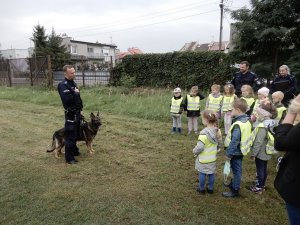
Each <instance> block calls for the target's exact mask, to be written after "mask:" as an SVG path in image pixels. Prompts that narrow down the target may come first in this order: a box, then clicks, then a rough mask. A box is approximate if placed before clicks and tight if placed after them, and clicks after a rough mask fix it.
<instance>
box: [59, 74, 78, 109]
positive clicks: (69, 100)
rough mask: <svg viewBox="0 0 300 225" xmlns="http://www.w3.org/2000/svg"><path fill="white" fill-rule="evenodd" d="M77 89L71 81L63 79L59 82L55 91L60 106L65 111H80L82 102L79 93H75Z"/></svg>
mask: <svg viewBox="0 0 300 225" xmlns="http://www.w3.org/2000/svg"><path fill="white" fill-rule="evenodd" d="M75 88H77V85H76V83H75V82H74V81H73V80H68V79H67V78H65V79H64V80H63V81H61V82H60V83H59V84H58V86H57V90H58V93H59V95H60V98H61V101H62V104H63V106H64V108H65V109H66V110H80V111H81V110H82V108H83V105H82V100H81V97H80V93H79V92H75Z"/></svg>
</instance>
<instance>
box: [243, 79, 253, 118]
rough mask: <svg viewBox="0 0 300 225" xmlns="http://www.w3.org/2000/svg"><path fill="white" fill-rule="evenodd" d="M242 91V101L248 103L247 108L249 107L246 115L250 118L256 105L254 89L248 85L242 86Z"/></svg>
mask: <svg viewBox="0 0 300 225" xmlns="http://www.w3.org/2000/svg"><path fill="white" fill-rule="evenodd" d="M241 91H242V97H241V99H244V100H245V101H246V102H247V106H248V109H247V112H246V114H247V115H248V116H250V115H251V113H252V111H253V107H254V104H255V99H254V92H253V88H252V87H251V86H250V85H247V84H246V85H243V86H242V88H241Z"/></svg>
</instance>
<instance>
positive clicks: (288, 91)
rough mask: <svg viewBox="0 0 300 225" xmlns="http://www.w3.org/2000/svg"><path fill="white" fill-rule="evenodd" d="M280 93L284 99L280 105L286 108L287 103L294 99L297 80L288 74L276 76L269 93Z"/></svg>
mask: <svg viewBox="0 0 300 225" xmlns="http://www.w3.org/2000/svg"><path fill="white" fill-rule="evenodd" d="M275 91H282V92H283V93H284V98H283V100H282V103H283V104H284V105H285V106H287V105H288V103H289V101H290V100H291V99H293V98H294V95H296V91H297V80H296V78H295V76H293V75H290V74H288V75H287V76H281V75H277V76H276V77H275V78H274V80H273V81H272V83H271V86H270V92H271V94H273V93H274V92H275Z"/></svg>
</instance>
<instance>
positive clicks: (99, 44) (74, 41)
mask: <svg viewBox="0 0 300 225" xmlns="http://www.w3.org/2000/svg"><path fill="white" fill-rule="evenodd" d="M70 41H71V43H79V44H88V45H98V46H107V47H112V48H116V47H117V46H116V45H114V44H102V43H94V42H86V41H77V40H70Z"/></svg>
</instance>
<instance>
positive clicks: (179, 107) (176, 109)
mask: <svg viewBox="0 0 300 225" xmlns="http://www.w3.org/2000/svg"><path fill="white" fill-rule="evenodd" d="M173 93H174V96H173V98H172V99H171V109H170V113H171V116H172V119H173V129H172V132H173V133H176V128H177V131H178V133H179V134H181V117H182V115H181V114H182V111H183V102H182V100H183V98H182V97H181V89H180V88H179V87H177V88H175V89H174V91H173Z"/></svg>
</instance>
